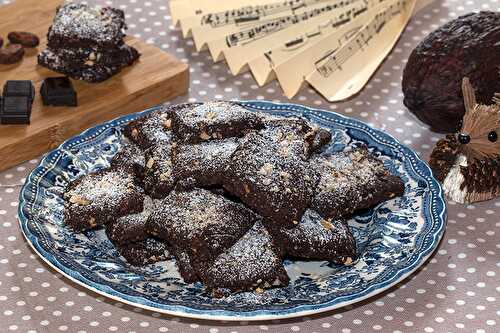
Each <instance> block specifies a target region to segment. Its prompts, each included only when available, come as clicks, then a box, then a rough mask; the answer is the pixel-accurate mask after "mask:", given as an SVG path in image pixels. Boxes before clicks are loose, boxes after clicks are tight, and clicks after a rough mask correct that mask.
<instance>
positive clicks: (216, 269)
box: [195, 222, 290, 296]
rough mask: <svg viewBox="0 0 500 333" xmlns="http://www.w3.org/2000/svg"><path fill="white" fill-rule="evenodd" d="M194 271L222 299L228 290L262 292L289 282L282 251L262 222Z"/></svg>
mask: <svg viewBox="0 0 500 333" xmlns="http://www.w3.org/2000/svg"><path fill="white" fill-rule="evenodd" d="M195 268H196V271H197V273H198V275H199V277H200V279H201V280H202V281H203V283H204V284H205V286H207V288H208V289H209V290H212V291H213V293H214V295H215V296H222V295H223V294H224V292H225V291H230V292H238V291H253V290H255V291H256V292H262V290H263V289H266V288H272V287H283V286H286V285H288V282H289V280H290V279H289V277H288V275H287V273H286V271H285V268H284V267H283V262H282V260H281V257H280V255H279V250H278V249H277V248H276V246H275V244H274V243H273V240H272V238H271V235H270V234H269V232H268V231H267V230H266V229H265V228H264V226H263V225H262V223H261V222H257V223H255V224H254V226H253V227H252V228H251V229H250V230H249V231H248V232H247V233H246V234H245V235H244V236H243V237H241V239H239V240H238V241H237V242H236V243H235V244H234V245H233V246H231V247H230V248H229V249H227V250H226V251H224V252H223V253H221V254H220V255H219V256H217V258H215V260H213V261H212V262H203V263H199V264H198V263H197V264H196V266H195ZM221 294H222V295H221Z"/></svg>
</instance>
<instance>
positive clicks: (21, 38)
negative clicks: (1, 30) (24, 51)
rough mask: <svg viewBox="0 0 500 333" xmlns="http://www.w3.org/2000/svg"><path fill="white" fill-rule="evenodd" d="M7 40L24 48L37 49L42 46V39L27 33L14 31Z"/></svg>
mask: <svg viewBox="0 0 500 333" xmlns="http://www.w3.org/2000/svg"><path fill="white" fill-rule="evenodd" d="M7 38H8V39H9V41H10V42H11V43H12V44H21V45H22V46H24V47H37V46H38V45H39V44H40V38H38V36H37V35H35V34H34V33H31V32H27V31H12V32H10V33H9V34H8V35H7Z"/></svg>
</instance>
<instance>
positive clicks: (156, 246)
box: [116, 237, 171, 266]
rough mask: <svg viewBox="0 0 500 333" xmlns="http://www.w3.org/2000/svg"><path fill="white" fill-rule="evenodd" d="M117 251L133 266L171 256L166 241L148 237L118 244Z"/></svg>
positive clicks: (147, 263) (151, 262)
mask: <svg viewBox="0 0 500 333" xmlns="http://www.w3.org/2000/svg"><path fill="white" fill-rule="evenodd" d="M116 249H117V251H118V253H120V255H121V256H122V257H124V258H125V260H127V262H128V263H129V264H131V265H133V266H144V265H149V264H153V263H156V262H158V261H164V260H167V259H169V258H171V254H170V252H169V246H168V244H167V243H166V242H164V241H161V240H158V239H155V238H151V237H150V238H147V239H145V240H142V241H139V242H134V243H128V244H125V245H119V246H117V248H116Z"/></svg>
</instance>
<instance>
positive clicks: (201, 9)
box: [170, 0, 271, 38]
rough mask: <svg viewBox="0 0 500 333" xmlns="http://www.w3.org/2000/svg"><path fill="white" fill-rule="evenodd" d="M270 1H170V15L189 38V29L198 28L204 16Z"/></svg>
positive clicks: (183, 34)
mask: <svg viewBox="0 0 500 333" xmlns="http://www.w3.org/2000/svg"><path fill="white" fill-rule="evenodd" d="M269 2H271V1H270V0H217V1H210V0H170V15H171V18H172V22H174V24H176V25H177V24H178V25H180V27H181V29H182V36H183V37H184V38H186V37H189V36H191V29H192V28H193V27H195V26H200V25H201V22H202V20H203V18H204V16H208V15H210V14H211V13H214V12H216V11H228V10H234V9H235V8H244V7H248V6H259V5H264V4H267V3H269Z"/></svg>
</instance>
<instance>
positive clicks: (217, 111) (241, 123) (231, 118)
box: [172, 102, 263, 143]
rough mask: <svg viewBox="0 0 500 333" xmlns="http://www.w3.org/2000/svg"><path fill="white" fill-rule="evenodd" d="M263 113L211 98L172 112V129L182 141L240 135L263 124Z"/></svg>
mask: <svg viewBox="0 0 500 333" xmlns="http://www.w3.org/2000/svg"><path fill="white" fill-rule="evenodd" d="M261 118H262V117H261V115H259V114H257V113H255V112H250V111H248V110H246V109H245V108H243V107H241V106H239V105H238V104H236V103H231V102H210V103H204V104H201V105H198V106H195V107H194V108H190V109H178V110H176V111H174V112H173V116H172V121H173V131H174V134H175V135H176V138H177V140H178V141H179V142H181V141H182V142H189V143H198V142H202V141H207V140H212V139H224V138H230V137H241V136H243V135H244V134H245V133H246V132H247V131H248V130H253V129H259V128H262V127H263V124H262V119H261Z"/></svg>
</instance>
